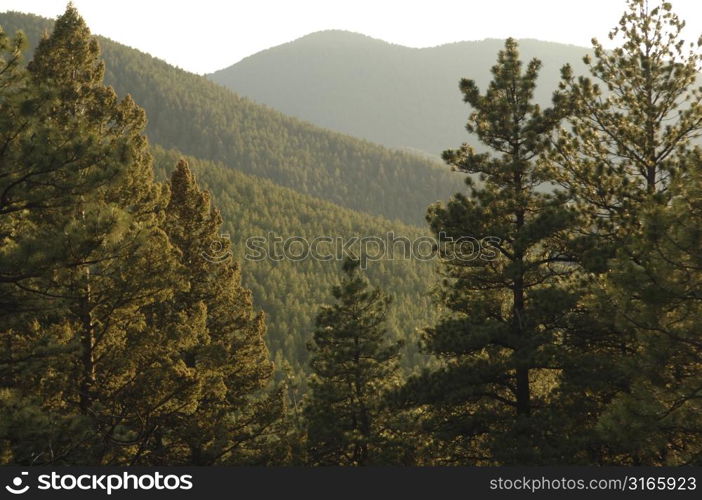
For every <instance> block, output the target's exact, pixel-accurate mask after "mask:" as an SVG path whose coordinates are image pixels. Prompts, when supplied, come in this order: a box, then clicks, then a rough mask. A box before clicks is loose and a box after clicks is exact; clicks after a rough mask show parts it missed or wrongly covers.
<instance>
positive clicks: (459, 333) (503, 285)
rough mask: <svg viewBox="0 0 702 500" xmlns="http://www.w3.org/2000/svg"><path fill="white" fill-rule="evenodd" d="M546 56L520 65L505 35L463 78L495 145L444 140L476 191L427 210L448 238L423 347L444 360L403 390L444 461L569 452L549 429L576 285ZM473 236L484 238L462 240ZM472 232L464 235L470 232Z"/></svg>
mask: <svg viewBox="0 0 702 500" xmlns="http://www.w3.org/2000/svg"><path fill="white" fill-rule="evenodd" d="M540 66H541V63H540V62H539V61H538V60H536V59H534V60H532V61H530V62H529V64H528V65H527V66H526V68H525V69H524V70H523V69H522V63H521V61H520V59H519V52H518V47H517V43H516V42H515V41H514V40H512V39H508V40H507V41H506V43H505V48H504V50H502V51H500V53H499V55H498V60H497V64H496V65H495V66H494V67H493V68H492V75H493V80H492V82H491V83H490V84H489V87H488V89H487V91H486V92H485V94H481V93H480V91H479V89H478V88H477V86H476V85H475V83H474V82H473V81H472V80H467V79H464V80H462V81H461V83H460V89H461V92H462V93H463V95H464V100H465V102H467V103H469V104H470V105H471V107H472V108H473V111H472V113H471V115H470V117H469V119H468V124H467V126H466V128H467V130H468V132H469V133H471V134H475V135H476V136H477V138H478V139H479V140H480V141H481V142H482V143H483V144H485V145H486V146H488V147H489V148H490V150H491V152H488V153H482V154H478V153H476V152H475V151H474V150H473V149H472V148H471V147H470V146H468V145H467V144H463V146H462V147H461V148H460V149H459V150H449V151H446V152H444V155H443V156H444V159H445V161H446V162H447V163H449V164H450V165H452V166H453V167H455V168H456V169H458V170H460V171H463V172H467V173H470V174H478V175H479V176H480V179H481V181H482V184H481V185H480V186H477V187H476V186H475V185H474V183H473V182H472V180H471V178H470V177H468V179H467V183H468V185H469V186H470V187H471V196H470V197H467V196H464V195H462V194H457V195H455V196H454V198H453V199H452V200H451V201H449V203H448V204H447V205H445V206H442V205H436V206H433V207H432V208H431V209H430V210H429V213H428V216H427V219H428V220H429V222H430V224H431V228H432V230H433V231H434V233H435V234H436V235H437V236H439V238H444V239H445V242H444V243H443V244H442V257H443V258H442V264H443V266H442V268H443V274H444V278H445V279H444V289H443V292H442V293H441V300H442V303H443V305H444V306H445V308H446V310H447V314H446V315H445V317H444V318H443V319H442V320H441V321H440V322H439V323H438V324H437V325H436V326H435V327H433V328H430V329H428V330H427V331H426V335H425V344H426V349H427V350H428V351H429V352H430V353H432V354H434V355H436V356H437V357H438V358H439V359H440V360H441V362H442V365H441V367H440V368H439V369H437V370H434V371H432V372H428V373H425V374H424V375H422V376H420V377H416V378H414V379H412V380H410V382H409V383H408V386H407V387H406V388H405V391H404V392H405V394H406V395H407V396H408V397H409V400H410V401H413V402H414V404H416V405H427V408H428V414H429V421H428V424H427V425H429V427H430V428H431V429H432V430H433V431H434V433H435V435H436V436H437V437H438V438H440V439H442V440H443V441H444V443H445V451H444V455H443V456H440V457H438V458H439V460H441V461H448V462H454V463H456V462H458V463H472V464H476V463H481V464H484V463H487V464H534V463H541V462H544V461H549V460H554V459H555V460H557V459H562V460H573V459H574V458H573V457H566V456H560V455H559V454H565V452H564V451H563V449H562V448H563V443H562V442H561V443H558V442H556V441H555V440H554V439H553V438H552V437H549V436H551V434H550V433H551V432H554V428H549V427H550V426H552V425H555V417H554V416H553V415H552V414H550V413H549V408H548V407H549V405H552V404H553V400H554V398H555V396H554V394H555V393H556V391H557V388H558V383H557V380H558V374H559V369H560V368H561V367H562V362H563V360H562V357H563V353H562V352H561V350H560V347H559V339H560V337H561V335H562V329H563V326H564V325H563V324H562V322H561V318H562V316H563V314H564V311H568V310H569V309H570V308H571V307H572V306H573V304H574V301H575V298H576V295H575V293H574V292H572V291H571V289H570V287H569V284H568V280H569V279H570V274H571V273H570V270H569V268H568V267H567V266H566V265H565V264H564V262H563V261H566V260H567V259H566V258H565V256H564V255H563V253H562V248H561V243H560V239H561V236H562V235H563V234H564V233H565V232H566V230H567V229H568V228H569V225H570V224H571V223H572V216H571V213H570V211H569V210H568V209H567V208H566V207H564V204H563V202H564V198H563V197H562V196H561V195H558V194H549V193H548V192H547V191H546V190H545V189H543V186H544V184H545V183H548V182H549V181H550V177H549V176H548V172H547V171H546V170H544V169H543V168H542V167H541V166H540V165H539V164H538V163H537V162H536V160H537V159H538V156H539V155H540V154H542V153H543V152H544V151H545V150H546V148H547V147H548V138H549V134H550V133H551V132H552V131H553V129H554V127H556V126H557V124H558V114H557V113H556V112H555V111H554V110H548V111H545V112H543V111H542V110H541V109H540V108H539V106H538V105H536V104H534V103H533V92H534V88H535V85H536V80H537V76H538V71H539V68H540ZM462 238H463V239H465V238H475V240H473V241H482V242H483V244H486V247H485V248H483V250H482V251H481V249H480V248H477V247H476V246H474V245H472V244H461V243H460V242H461V241H462V240H461V239H462ZM463 241H465V240H463Z"/></svg>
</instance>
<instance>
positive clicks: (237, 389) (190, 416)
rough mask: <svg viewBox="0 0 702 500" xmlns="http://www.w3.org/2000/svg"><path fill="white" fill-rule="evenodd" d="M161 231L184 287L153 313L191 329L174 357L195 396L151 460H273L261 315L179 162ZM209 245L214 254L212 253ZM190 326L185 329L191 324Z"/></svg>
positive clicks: (271, 401)
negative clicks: (188, 373)
mask: <svg viewBox="0 0 702 500" xmlns="http://www.w3.org/2000/svg"><path fill="white" fill-rule="evenodd" d="M170 187H171V198H170V202H169V204H168V207H167V210H166V219H165V226H164V227H165V229H166V232H167V234H168V236H169V238H170V241H171V242H172V243H173V244H174V245H175V246H176V247H177V248H178V249H179V250H180V262H181V264H182V275H183V279H184V280H187V281H188V283H189V287H188V288H187V290H183V291H180V292H179V293H177V294H175V296H174V297H173V298H172V299H171V300H170V301H166V302H162V303H161V304H159V305H158V306H156V307H155V308H154V310H153V319H154V321H157V322H158V321H162V322H163V325H162V328H164V329H169V328H171V329H172V328H176V329H178V328H181V326H180V325H181V324H182V323H183V322H182V321H179V320H178V319H177V317H178V316H179V315H185V316H186V317H189V318H196V320H197V321H195V323H193V322H192V321H186V322H185V324H186V325H190V326H191V328H190V329H189V331H188V333H187V339H188V341H187V342H186V343H184V344H183V345H182V348H181V350H180V355H181V357H182V359H183V361H184V362H185V364H186V365H187V366H188V367H189V369H190V370H192V373H193V377H194V381H195V385H196V388H197V392H196V394H195V397H194V399H193V400H192V402H191V404H190V405H188V406H184V407H183V408H182V409H181V410H180V411H178V412H177V413H176V414H175V415H168V416H167V419H166V422H165V423H164V425H162V426H161V429H160V430H159V431H157V432H155V433H154V439H153V441H152V443H151V445H150V448H151V450H150V452H149V453H151V455H152V456H153V457H154V458H153V460H156V461H161V462H165V463H171V464H173V463H191V464H196V465H213V464H222V463H228V464H246V463H259V464H260V463H264V462H266V461H267V460H276V458H275V457H272V456H271V454H270V453H269V451H268V450H266V449H265V448H270V449H273V448H275V446H276V445H277V444H276V439H275V437H274V436H272V431H273V430H275V429H276V427H275V426H276V425H277V420H278V418H279V417H280V412H281V411H282V407H281V399H280V394H279V393H278V392H276V391H269V390H266V389H267V387H268V385H269V382H270V380H271V375H272V371H273V366H272V363H271V362H270V361H269V359H268V350H267V348H266V345H265V342H264V334H265V324H264V319H263V314H262V313H260V312H256V311H255V310H254V308H253V304H252V297H251V292H250V291H249V290H247V289H245V288H244V287H243V286H242V285H241V276H240V272H239V267H238V265H237V264H236V263H235V262H234V261H233V256H232V255H231V249H230V247H229V241H228V240H227V239H223V238H222V237H221V235H220V232H221V226H222V218H221V216H220V214H219V211H218V210H217V209H216V208H215V207H214V206H213V205H212V202H211V200H210V195H209V193H208V192H206V191H202V190H200V188H199V187H198V186H197V183H196V181H195V178H194V176H193V174H192V172H191V171H190V169H189V168H188V166H187V164H186V163H185V162H183V161H181V162H180V163H179V164H178V166H177V168H176V170H175V171H174V172H173V174H172V176H171V180H170ZM212 247H215V248H216V250H217V253H216V255H212ZM193 324H194V325H195V327H192V325H193Z"/></svg>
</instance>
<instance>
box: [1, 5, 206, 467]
mask: <svg viewBox="0 0 702 500" xmlns="http://www.w3.org/2000/svg"><path fill="white" fill-rule="evenodd" d="M28 70H29V75H28V84H27V85H28V94H27V96H26V98H24V99H23V100H22V102H21V104H20V107H19V110H20V112H23V113H24V114H22V115H21V116H22V117H25V116H26V117H31V119H27V120H26V126H25V129H24V130H23V132H24V133H22V134H20V135H19V136H18V138H17V139H16V142H15V144H13V145H12V147H13V148H15V151H17V154H16V155H9V156H7V157H5V158H3V172H2V175H3V186H4V190H3V193H4V198H3V202H2V210H3V211H4V212H5V213H14V214H19V218H20V220H21V223H22V225H23V226H22V228H21V231H15V232H14V233H13V234H11V235H10V240H11V241H10V248H12V249H14V252H13V253H14V256H13V259H14V262H17V263H19V267H18V268H17V269H20V270H23V269H26V270H31V271H30V272H28V273H26V274H20V275H19V276H15V277H14V279H13V286H14V287H15V290H17V291H18V292H17V293H19V294H21V296H22V303H23V308H22V309H19V310H15V311H13V310H5V311H3V314H4V315H5V316H7V317H8V321H7V322H6V323H5V324H6V325H9V326H10V328H9V329H5V328H3V332H2V335H3V339H2V340H3V342H2V349H3V352H2V356H1V358H2V367H3V373H2V376H3V379H2V386H3V387H6V388H9V390H10V391H11V392H13V393H14V394H17V395H19V397H15V398H10V399H9V400H8V403H7V405H8V411H7V413H8V414H9V415H11V419H10V421H9V422H8V423H7V424H6V426H5V428H4V429H3V431H4V432H5V434H4V436H2V439H3V443H4V445H5V448H4V450H3V455H4V456H5V457H6V459H7V460H9V461H12V462H15V463H35V464H38V463H90V464H100V463H129V461H130V460H131V458H132V457H133V456H134V455H135V454H137V455H138V454H139V448H140V446H142V445H143V444H144V442H145V441H146V440H147V439H148V437H149V435H150V434H151V432H153V422H154V421H155V420H156V419H157V418H162V417H163V415H164V414H168V413H170V412H172V411H174V410H175V409H176V408H178V407H179V406H180V405H182V404H183V401H182V399H181V398H184V399H185V400H186V401H187V396H188V388H189V387H191V386H192V380H191V379H190V377H189V374H188V370H187V368H186V367H185V366H184V363H183V361H182V360H180V359H179V358H177V357H174V356H173V355H172V354H173V352H177V351H176V350H175V346H177V345H178V344H179V343H180V342H181V339H180V338H178V337H168V336H167V332H164V331H161V330H158V329H154V328H150V327H149V325H147V324H146V322H145V319H146V317H145V312H144V308H145V307H146V306H148V305H150V304H153V303H154V302H158V301H161V300H165V299H167V298H168V297H169V296H172V295H173V293H174V292H175V291H176V290H179V289H181V288H183V287H184V286H186V283H182V282H179V281H178V280H177V279H176V277H177V273H175V271H176V270H177V268H178V262H177V258H176V257H177V252H176V250H175V249H174V248H173V247H172V246H171V245H170V243H169V241H168V238H167V236H166V234H165V232H164V231H163V230H162V229H161V228H160V226H161V225H162V222H163V216H164V209H165V205H166V203H167V196H166V195H167V190H166V189H165V187H163V186H159V185H158V184H156V183H154V182H153V180H152V169H151V157H150V155H149V153H148V144H147V142H146V139H145V138H144V136H143V135H142V132H143V128H144V125H145V116H144V112H143V111H142V110H141V109H140V108H139V107H138V106H136V105H135V104H134V102H133V101H132V100H131V99H130V98H129V97H127V98H125V99H123V100H121V101H119V100H118V99H117V97H116V95H115V93H114V91H112V89H110V88H109V87H106V86H105V85H104V84H103V83H102V77H103V73H104V67H103V64H102V62H101V61H100V59H99V49H98V46H97V43H96V41H95V40H94V39H93V38H92V37H91V36H90V32H89V30H88V28H87V27H86V25H85V23H84V22H83V20H82V19H81V18H80V16H79V15H78V13H77V12H76V10H75V9H74V8H73V7H72V6H70V5H69V7H68V8H67V10H66V12H65V14H63V15H62V16H61V17H60V18H59V19H58V20H57V21H56V25H55V29H54V31H53V33H52V34H51V35H50V36H48V37H46V38H45V39H44V40H42V41H41V43H40V44H39V46H38V47H37V49H36V52H35V55H34V58H33V60H32V61H31V63H30V64H29V66H28ZM10 263H11V261H10ZM4 265H5V263H3V266H4ZM3 275H7V272H6V268H5V269H3ZM3 404H5V403H3Z"/></svg>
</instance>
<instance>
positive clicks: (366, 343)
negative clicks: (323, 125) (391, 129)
mask: <svg viewBox="0 0 702 500" xmlns="http://www.w3.org/2000/svg"><path fill="white" fill-rule="evenodd" d="M0 23H2V24H1V25H2V29H0V464H13V465H23V466H25V465H188V464H190V465H251V464H256V465H309V466H329V465H341V466H368V465H406V466H417V465H472V466H475V465H478V466H488V465H554V464H561V465H564V464H567V465H652V466H661V465H702V397H701V395H702V342H701V341H700V330H699V324H700V321H701V320H702V310H701V309H700V300H699V298H700V297H699V291H700V289H702V272H701V269H702V253H701V252H700V248H701V244H702V230H700V227H702V148H700V147H699V146H698V145H697V143H696V139H698V138H699V136H700V135H702V87H699V86H698V81H697V78H698V74H699V71H700V69H701V66H702V54H700V48H701V47H702V37H700V38H699V39H697V40H695V41H693V42H692V43H690V42H685V41H684V40H683V38H682V32H683V28H684V22H683V21H682V20H681V19H679V18H678V17H677V16H676V15H675V13H674V11H673V8H672V5H671V4H669V3H667V2H663V3H660V4H658V5H655V6H652V5H649V2H647V1H644V0H628V2H627V10H626V12H625V13H624V14H623V16H622V17H621V19H620V21H619V23H618V24H617V25H616V26H617V27H616V28H615V29H614V30H613V31H612V32H611V34H610V38H611V39H612V40H616V41H617V43H619V46H618V47H616V48H614V49H613V50H605V49H604V48H603V46H602V45H601V44H600V43H599V42H598V41H597V40H593V48H592V51H591V53H590V54H588V55H585V57H584V58H583V60H582V66H579V67H573V66H570V65H567V64H566V65H564V66H563V67H562V68H561V72H560V79H559V81H558V82H557V83H554V85H553V87H552V88H547V89H543V88H540V89H539V93H543V92H550V93H551V96H552V98H551V100H550V102H549V103H547V104H546V105H544V103H543V101H540V100H539V99H538V98H537V84H540V79H539V75H540V74H541V71H542V62H541V61H540V60H539V59H538V58H536V57H534V58H531V59H528V60H525V59H523V58H522V56H521V55H520V51H519V43H518V42H517V41H516V40H514V39H511V38H510V39H507V40H506V41H505V42H504V44H502V45H501V48H500V49H499V50H498V51H497V54H496V58H495V55H494V54H493V60H494V59H496V61H495V62H493V63H492V65H491V68H490V80H489V82H484V81H477V80H475V79H471V78H468V77H466V78H462V79H460V81H459V85H458V88H459V90H460V94H457V95H456V96H455V97H456V106H457V107H459V106H461V107H462V108H461V109H468V112H467V113H468V114H467V117H466V118H465V120H464V122H465V123H464V125H465V130H466V131H467V134H466V138H465V140H464V141H463V142H462V143H461V142H458V143H457V144H454V145H453V149H445V150H444V151H443V153H442V159H443V160H444V162H445V163H446V165H447V166H446V168H445V170H446V171H445V172H442V171H441V170H439V169H438V168H437V167H436V165H433V164H431V163H430V162H427V161H426V160H423V159H421V158H419V157H416V156H412V155H409V154H404V153H399V152H397V151H392V150H387V149H383V148H381V147H379V146H374V145H372V144H370V143H365V142H363V141H359V140H357V139H353V138H349V137H345V136H342V135H339V134H336V133H332V132H327V131H324V130H321V129H317V128H315V127H313V126H312V125H306V124H303V123H301V122H298V121H296V120H295V119H292V118H287V117H285V116H284V115H281V114H279V113H277V112H274V111H271V110H267V109H265V108H262V107H260V106H258V105H256V104H253V103H251V102H249V101H246V100H245V99H242V98H240V97H238V96H236V95H235V94H233V93H231V92H230V91H229V90H227V89H225V88H222V87H218V86H217V85H215V84H213V83H211V82H207V81H206V79H205V78H204V77H197V76H196V75H191V74H188V73H186V72H183V71H180V70H176V69H175V68H171V67H169V66H168V65H166V64H165V63H162V62H159V61H157V60H155V59H152V58H150V57H149V56H145V55H143V54H140V53H138V52H136V51H133V50H130V49H129V50H128V49H125V48H123V47H120V46H118V45H116V44H113V43H111V42H109V41H107V40H103V39H98V38H97V37H94V36H93V35H92V34H91V33H90V30H89V28H88V26H87V25H86V23H85V21H84V20H83V19H82V18H81V17H80V15H79V13H78V12H77V10H76V9H75V8H74V7H73V6H72V5H70V4H69V6H68V7H67V9H66V11H65V13H64V14H63V15H61V16H60V17H59V18H58V19H57V20H56V21H55V22H51V23H49V22H48V21H46V20H42V19H41V18H37V17H35V16H26V15H19V14H13V13H9V14H3V15H2V16H0ZM22 23H26V26H25V27H23V26H22ZM18 28H22V29H20V30H17V29H18ZM44 28H46V33H45V34H44V35H42V36H39V35H40V31H41V30H42V29H44ZM23 30H26V31H27V33H28V35H29V40H30V42H31V48H30V49H28V48H27V45H30V44H28V41H27V38H26V37H25V35H24V33H23ZM468 70H470V68H468ZM467 74H468V76H470V71H467ZM109 83H111V84H113V85H114V87H115V88H113V87H112V86H110V85H109ZM540 95H541V94H540ZM461 97H462V99H463V101H464V104H463V105H462V104H461V103H460V98H461ZM142 100H143V101H144V103H143V104H144V106H145V108H142V107H141V105H142V102H141V101H142ZM465 104H467V105H468V106H465ZM463 106H465V107H463ZM152 114H153V115H154V119H151V115H152ZM189 118H190V119H189ZM149 120H150V121H149ZM147 122H149V123H150V125H147ZM476 143H478V144H479V146H473V145H471V144H476ZM334 169H337V170H339V173H338V175H337V174H333V175H332V173H333V172H334ZM449 171H452V172H453V173H449ZM335 176H336V177H335ZM452 176H453V177H452ZM457 179H462V180H463V181H464V184H463V186H461V187H460V188H458V187H457V188H455V189H454V190H453V191H452V193H453V194H452V195H448V194H446V195H442V194H438V195H437V194H436V189H439V187H440V189H452V188H451V185H452V183H454V182H455V181H456V180H457ZM335 180H336V182H335ZM434 195H437V196H440V197H443V198H444V201H437V202H435V203H433V204H431V205H430V206H429V207H428V209H427V208H426V207H425V206H423V205H422V204H425V205H426V204H427V203H428V202H431V201H432V200H431V196H434ZM420 208H421V211H425V213H426V221H427V222H428V229H424V228H423V227H420V226H416V225H408V224H406V223H410V224H411V223H416V222H417V214H416V213H415V211H416V210H420ZM356 209H357V210H356ZM397 219H401V220H403V221H405V223H403V222H399V221H398V220H397ZM387 232H394V233H397V234H398V235H401V236H404V237H408V238H414V239H418V238H420V237H421V236H427V235H431V236H433V238H434V240H433V241H434V243H433V244H432V245H433V246H432V251H433V252H435V253H436V254H437V255H438V256H439V259H438V260H436V261H424V260H423V259H418V258H417V256H416V255H415V256H414V258H412V259H407V258H403V257H404V255H393V257H394V258H393V259H391V260H384V261H378V262H375V261H368V260H367V258H368V254H364V253H363V252H361V251H354V252H350V253H349V254H348V255H345V256H344V258H343V259H338V260H335V259H332V260H330V261H322V260H315V259H311V258H308V259H302V260H299V259H288V260H287V261H286V260H279V259H278V258H277V256H276V255H271V254H269V255H268V256H267V258H263V259H257V258H251V256H250V255H249V253H248V252H249V250H250V247H249V243H247V239H248V238H250V237H258V236H265V235H266V234H269V233H271V234H276V235H280V236H282V237H283V238H285V237H288V236H299V237H306V238H314V237H318V236H337V235H338V236H343V237H345V238H349V237H352V236H366V237H368V236H381V237H382V236H383V235H384V234H385V233H387ZM476 242H477V243H478V247H477V250H476V246H475V243H476ZM418 342H419V344H418Z"/></svg>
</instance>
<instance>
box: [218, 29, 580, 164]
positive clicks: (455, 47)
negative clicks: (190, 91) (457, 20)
mask: <svg viewBox="0 0 702 500" xmlns="http://www.w3.org/2000/svg"><path fill="white" fill-rule="evenodd" d="M503 43H504V42H503V41H502V40H484V41H477V42H458V43H452V44H448V45H442V46H438V47H432V48H424V49H414V48H408V47H403V46H400V45H393V44H390V43H387V42H384V41H381V40H376V39H373V38H370V37H367V36H364V35H360V34H357V33H350V32H346V31H322V32H318V33H312V34H310V35H307V36H305V37H302V38H300V39H298V40H295V41H293V42H290V43H287V44H284V45H280V46H277V47H273V48H271V49H268V50H265V51H262V52H259V53H257V54H254V55H252V56H250V57H247V58H245V59H244V60H242V61H240V62H238V63H237V64H234V65H233V66H230V67H228V68H226V69H222V70H220V71H217V72H215V73H213V74H211V75H209V76H208V77H209V78H210V79H211V80H213V81H215V82H217V83H220V84H222V85H225V86H227V87H229V88H230V89H232V90H234V91H236V92H238V93H240V94H241V95H244V96H247V97H250V98H251V99H253V100H255V101H257V102H260V103H263V104H267V105H269V106H272V107H273V108H275V109H278V110H280V111H282V112H283V113H286V114H289V115H292V116H296V117H298V118H301V119H303V120H308V121H310V122H312V123H315V124H317V125H320V126H322V127H327V128H330V129H333V130H338V131H340V132H344V133H348V134H351V135H354V136H357V137H363V138H365V139H368V140H371V141H374V142H377V143H380V144H384V145H385V146H388V147H395V148H409V149H410V150H412V149H414V150H421V151H424V152H426V153H428V154H430V155H434V156H438V155H439V154H440V153H441V152H442V151H443V150H444V149H447V148H454V147H456V146H458V145H459V144H461V143H462V142H465V141H466V139H467V136H466V133H465V130H464V125H465V121H466V117H467V115H468V107H467V105H465V104H463V103H462V102H461V96H460V94H459V92H458V82H459V80H460V79H461V78H463V77H465V78H472V79H474V80H476V81H477V83H478V85H479V86H481V87H483V88H484V87H485V85H486V84H487V82H488V80H489V77H490V73H489V70H490V67H492V65H493V64H494V62H495V57H496V54H497V51H498V50H500V49H501V48H502V46H503ZM520 49H521V52H522V56H523V57H524V58H525V59H526V58H531V57H538V58H539V59H541V60H542V62H543V70H542V73H541V78H540V80H541V82H542V84H541V85H540V86H539V88H538V89H537V93H536V100H537V102H539V103H541V104H542V105H543V104H548V103H549V101H550V98H551V93H552V91H553V90H554V88H555V84H556V82H557V80H558V78H559V75H560V73H559V71H560V68H561V66H562V65H563V64H564V63H567V62H569V63H572V64H573V65H574V67H575V68H576V69H577V70H579V69H580V68H582V67H583V66H582V63H581V59H582V56H583V55H584V54H585V53H586V52H587V51H586V49H583V48H580V47H575V46H570V45H562V44H557V43H549V42H540V41H536V40H521V41H520Z"/></svg>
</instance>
